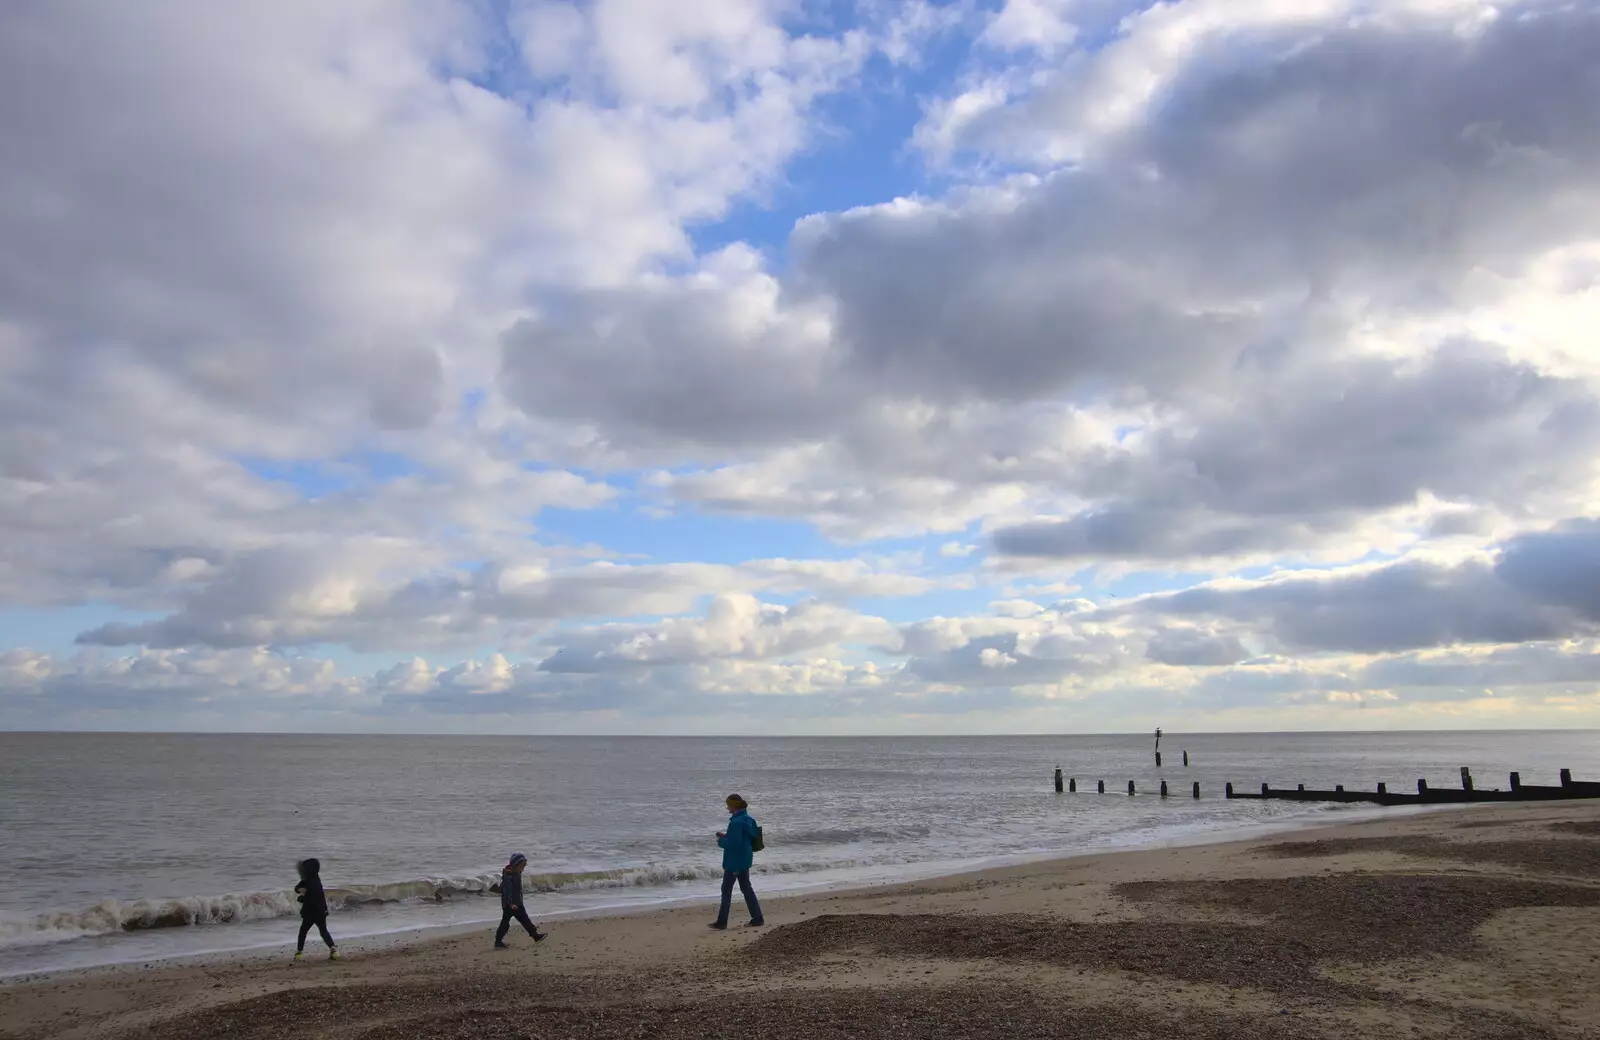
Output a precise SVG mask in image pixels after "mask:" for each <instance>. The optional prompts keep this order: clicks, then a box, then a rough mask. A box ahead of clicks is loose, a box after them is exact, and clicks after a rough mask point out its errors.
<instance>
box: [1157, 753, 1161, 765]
mask: <svg viewBox="0 0 1600 1040" xmlns="http://www.w3.org/2000/svg"><path fill="white" fill-rule="evenodd" d="M1156 768H1157V769H1160V768H1161V752H1159V751H1157V752H1156Z"/></svg>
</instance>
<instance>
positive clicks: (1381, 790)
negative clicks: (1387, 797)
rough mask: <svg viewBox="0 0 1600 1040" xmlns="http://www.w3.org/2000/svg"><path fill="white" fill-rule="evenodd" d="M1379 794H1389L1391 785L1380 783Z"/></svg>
mask: <svg viewBox="0 0 1600 1040" xmlns="http://www.w3.org/2000/svg"><path fill="white" fill-rule="evenodd" d="M1378 793H1379V794H1388V793H1389V785H1388V784H1386V783H1384V782H1383V781H1381V780H1380V781H1378Z"/></svg>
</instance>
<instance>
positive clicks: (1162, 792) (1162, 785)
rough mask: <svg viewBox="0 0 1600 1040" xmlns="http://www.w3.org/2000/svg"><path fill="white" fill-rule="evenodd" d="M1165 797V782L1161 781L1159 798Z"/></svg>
mask: <svg viewBox="0 0 1600 1040" xmlns="http://www.w3.org/2000/svg"><path fill="white" fill-rule="evenodd" d="M1166 796H1167V782H1166V781H1165V780H1163V781H1161V797H1163V798H1165V797H1166Z"/></svg>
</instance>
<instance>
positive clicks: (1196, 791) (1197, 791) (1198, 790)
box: [1194, 780, 1200, 798]
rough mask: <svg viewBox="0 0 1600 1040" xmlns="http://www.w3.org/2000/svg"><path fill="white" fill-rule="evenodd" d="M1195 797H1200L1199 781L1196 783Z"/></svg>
mask: <svg viewBox="0 0 1600 1040" xmlns="http://www.w3.org/2000/svg"><path fill="white" fill-rule="evenodd" d="M1194 796H1195V797H1196V798H1199V797H1200V781H1198V780H1196V781H1195V782H1194Z"/></svg>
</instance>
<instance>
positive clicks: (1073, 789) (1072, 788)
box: [1067, 777, 1078, 794]
mask: <svg viewBox="0 0 1600 1040" xmlns="http://www.w3.org/2000/svg"><path fill="white" fill-rule="evenodd" d="M1067 791H1068V792H1070V793H1072V794H1077V793H1078V778H1077V777H1073V778H1072V779H1070V780H1068V781H1067Z"/></svg>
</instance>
